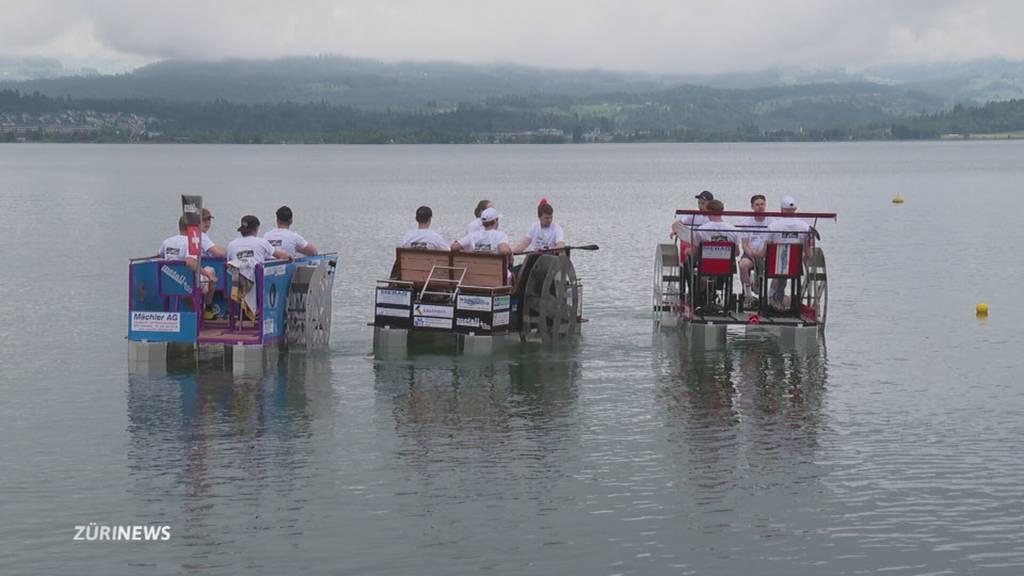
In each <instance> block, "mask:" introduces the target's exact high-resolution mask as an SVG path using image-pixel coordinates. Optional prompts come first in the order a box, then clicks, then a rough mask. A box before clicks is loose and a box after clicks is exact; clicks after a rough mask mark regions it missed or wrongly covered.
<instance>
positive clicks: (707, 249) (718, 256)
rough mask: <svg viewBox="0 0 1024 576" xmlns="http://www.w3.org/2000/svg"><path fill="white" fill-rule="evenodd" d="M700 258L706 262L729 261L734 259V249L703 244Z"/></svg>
mask: <svg viewBox="0 0 1024 576" xmlns="http://www.w3.org/2000/svg"><path fill="white" fill-rule="evenodd" d="M700 256H701V258H704V259H705V260H729V259H731V258H732V247H731V246H728V245H726V246H719V245H715V244H711V245H708V244H702V245H701V253H700Z"/></svg>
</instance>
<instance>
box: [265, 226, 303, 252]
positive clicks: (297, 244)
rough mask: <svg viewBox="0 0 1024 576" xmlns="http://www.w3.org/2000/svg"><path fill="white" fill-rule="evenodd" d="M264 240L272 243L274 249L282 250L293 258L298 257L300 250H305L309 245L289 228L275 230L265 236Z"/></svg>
mask: <svg viewBox="0 0 1024 576" xmlns="http://www.w3.org/2000/svg"><path fill="white" fill-rule="evenodd" d="M263 239H264V240H266V241H267V242H270V245H271V246H273V247H274V248H280V249H281V250H284V251H285V252H287V253H289V254H291V255H292V256H297V255H298V254H299V248H305V247H306V245H307V244H309V242H306V239H305V238H303V237H302V236H300V235H299V234H298V233H296V232H292V231H291V230H289V229H287V228H274V229H273V230H271V231H270V232H267V233H266V234H264V235H263Z"/></svg>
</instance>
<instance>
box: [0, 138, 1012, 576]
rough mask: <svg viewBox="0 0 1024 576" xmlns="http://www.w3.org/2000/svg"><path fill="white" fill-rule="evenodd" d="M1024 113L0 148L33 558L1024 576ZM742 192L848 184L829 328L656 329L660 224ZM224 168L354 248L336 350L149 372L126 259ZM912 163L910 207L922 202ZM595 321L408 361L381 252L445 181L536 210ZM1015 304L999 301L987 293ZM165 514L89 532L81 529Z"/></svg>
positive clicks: (0, 197)
mask: <svg viewBox="0 0 1024 576" xmlns="http://www.w3.org/2000/svg"><path fill="white" fill-rule="evenodd" d="M1022 159H1024V143H1018V142H1005V143H1000V142H995V143H992V142H969V143H922V144H821V145H818V144H800V145H787V144H771V145H707V146H703V145H679V146H672V145H653V146H644V145H628V146H612V145H607V146H549V147H544V146H495V147H489V146H476V147H453V146H433V147H397V146H396V147H357V146H351V147H297V146H296V147H270V146H266V147H219V146H88V145H79V146H59V145H4V146H0V206H2V208H3V210H2V211H3V214H4V230H5V232H6V235H7V238H8V244H9V247H8V250H7V255H6V257H5V258H4V259H3V264H2V267H3V270H4V273H3V274H2V275H0V294H2V298H0V313H2V318H3V320H4V327H3V329H2V331H0V371H2V378H0V566H2V567H3V568H2V569H0V572H2V573H4V574H57V573H82V574H142V573H146V574H162V573H181V574H240V573H245V574H284V573H288V574H478V573H481V572H485V571H486V572H490V573H498V574H555V573H565V574H586V575H590V574H607V575H611V574H739V573H744V574H778V575H792V574H874V573H885V574H897V575H902V574H1020V573H1021V572H1022V571H1024V483H1022V478H1024V461H1022V458H1021V454H1022V448H1024V440H1022V438H1024V415H1022V414H1024V396H1022V393H1021V386H1020V384H1019V381H1020V379H1019V374H1020V372H1021V368H1022V366H1024V361H1022V360H1021V350H1022V347H1021V344H1020V341H1019V339H1018V332H1019V327H1020V326H1021V325H1022V324H1024V314H1022V313H1021V310H1022V306H1021V302H1020V295H1021V288H1022V287H1024V266H1022V265H1021V264H1020V258H1019V257H1018V252H1019V248H1020V246H1021V245H1022V241H1024V234H1022V233H1021V232H1020V229H1019V227H1018V226H1017V224H1016V223H1017V222H1018V221H1019V220H1020V218H1019V217H1018V216H1017V213H1018V212H1019V207H1020V200H1019V197H1020V196H1019V192H1020V188H1021V184H1022V182H1024V162H1022V161H1021V160H1022ZM704 188H707V189H710V190H712V191H714V192H715V193H716V195H717V196H719V197H721V198H723V199H724V200H725V201H726V204H727V207H729V208H742V207H744V206H745V201H746V199H747V198H748V197H749V196H750V195H751V194H753V193H758V192H760V193H765V194H767V195H768V196H769V198H770V199H772V201H773V202H774V201H777V199H778V197H779V196H780V195H782V194H792V195H794V196H796V197H797V198H798V199H799V201H800V204H801V208H803V209H807V210H821V211H835V212H838V213H839V214H840V217H839V220H838V222H836V223H828V224H825V225H822V226H821V229H822V232H823V234H824V244H823V247H824V248H825V250H826V253H827V256H828V266H829V273H830V289H831V290H830V292H831V294H830V296H831V302H830V304H831V308H830V318H829V328H828V333H827V338H826V339H825V341H824V342H823V343H822V344H821V345H819V346H817V347H812V348H810V349H787V348H785V347H782V346H781V345H780V344H779V343H777V342H776V341H774V340H772V339H770V338H767V339H766V338H754V337H746V336H744V335H742V334H736V335H731V336H730V339H729V342H728V344H727V346H726V348H725V349H723V350H718V351H694V350H692V349H691V348H690V347H689V346H688V345H687V343H686V342H685V341H683V340H680V338H679V336H678V335H677V334H674V333H672V332H665V333H660V332H656V331H655V330H652V324H651V314H650V312H649V305H650V291H651V288H650V282H651V277H652V270H651V264H652V260H653V254H654V247H655V244H656V243H658V242H659V241H663V240H664V239H665V236H666V233H667V231H668V224H669V222H670V220H671V214H672V211H673V209H675V208H679V207H689V206H690V205H692V203H693V199H692V197H693V195H694V194H695V193H696V192H698V191H700V190H702V189H704ZM183 192H187V193H198V194H202V195H203V196H204V198H205V202H206V205H207V206H208V207H210V208H211V209H212V210H213V212H214V214H215V216H216V219H215V224H214V228H213V230H212V232H211V235H212V237H213V239H214V240H215V241H216V242H217V243H219V244H222V245H223V244H226V243H227V241H228V240H230V239H231V238H232V237H233V235H234V233H233V230H234V228H235V227H236V226H237V224H236V223H237V221H238V218H239V217H240V216H241V215H243V214H246V213H253V214H257V215H259V216H260V218H261V219H262V220H263V222H264V223H265V224H269V223H270V222H271V221H272V219H273V210H274V209H275V208H276V207H277V206H279V205H280V204H282V203H287V204H289V205H290V206H291V207H292V208H293V209H294V210H295V212H296V223H295V228H296V229H298V230H299V231H301V232H302V233H303V234H304V235H305V236H306V237H307V238H309V239H310V240H313V241H314V242H316V243H317V244H318V245H319V246H320V247H321V248H322V249H330V250H337V251H338V252H340V254H341V259H342V263H341V267H340V273H339V276H338V282H337V285H336V286H335V293H334V314H335V317H334V332H333V340H332V345H331V350H330V352H329V353H327V354H323V355H316V356H304V355H297V354H293V355H290V356H286V357H282V358H281V360H280V362H279V363H278V365H277V367H276V368H274V369H272V370H270V371H269V372H268V373H267V374H266V375H265V376H263V377H258V378H253V377H241V376H232V375H231V374H230V373H225V372H224V371H223V370H218V369H216V368H215V367H214V366H215V365H216V363H215V362H214V361H213V359H210V361H204V362H203V363H202V364H201V366H200V368H199V369H198V370H197V369H196V368H195V367H194V366H192V365H191V364H190V363H189V362H188V361H178V362H174V363H172V365H171V366H170V370H169V373H168V375H166V376H160V377H156V376H148V377H147V376H137V375H131V376H129V374H128V369H127V346H126V343H125V340H124V336H125V332H126V318H125V307H126V305H125V298H126V294H125V285H126V280H127V259H128V258H129V257H132V256H140V255H146V254H151V253H153V252H154V251H155V250H156V249H157V247H158V246H159V245H160V242H161V240H162V239H163V238H165V237H166V236H169V235H171V234H173V233H174V231H175V221H176V219H177V215H178V214H179V212H180V203H179V197H178V194H180V193H183ZM896 193H901V194H902V195H903V196H904V197H905V198H906V199H907V203H906V204H905V205H903V206H895V205H892V204H891V203H890V202H889V200H890V198H891V197H892V196H894V195H895V194H896ZM542 196H543V197H547V198H549V199H550V200H551V202H552V204H553V205H554V206H555V209H556V218H557V220H558V221H560V222H561V223H562V224H563V226H565V228H566V230H567V234H568V236H569V238H570V241H571V242H577V243H590V242H596V243H598V244H600V245H601V250H600V251H599V252H594V253H580V254H578V255H577V256H576V257H574V260H575V262H576V266H577V270H578V272H579V273H580V274H581V275H582V276H583V279H584V282H585V285H586V287H585V305H586V312H587V316H588V317H589V318H590V320H591V322H590V323H589V324H587V325H586V326H585V328H584V335H583V337H582V338H581V339H580V340H579V341H578V342H577V343H575V344H573V345H571V346H567V347H563V348H559V349H556V350H542V349H540V348H538V347H536V346H525V347H518V346H517V347H514V348H512V349H510V350H508V351H506V352H503V353H501V354H498V355H495V356H494V357H486V358H479V357H478V358H473V357H460V356H453V355H449V354H445V353H442V352H439V351H436V350H421V351H419V353H416V354H413V355H411V356H407V357H400V358H386V359H377V358H375V357H374V355H373V352H372V347H371V338H372V332H371V330H370V329H369V328H367V327H366V322H367V321H368V320H369V319H370V315H371V305H372V304H371V303H372V289H373V283H374V280H376V279H378V278H380V277H382V276H385V275H386V273H387V271H388V269H389V268H390V259H391V257H392V254H393V244H394V242H395V240H396V239H397V238H398V237H399V236H400V235H401V233H402V232H403V231H404V230H405V229H407V228H409V227H410V225H411V223H412V215H413V212H414V211H415V209H416V207H417V206H419V205H420V204H424V203H426V204H430V205H431V206H433V209H434V214H435V228H437V229H438V230H439V231H440V232H442V234H444V235H445V236H446V237H449V238H452V237H454V236H456V234H457V233H458V232H460V231H461V230H462V227H463V225H464V224H465V222H466V221H468V220H469V219H470V217H471V210H472V207H473V205H474V204H475V202H476V200H478V199H480V198H485V197H486V198H490V199H492V200H494V201H495V202H496V204H497V205H498V207H499V208H500V210H501V211H502V212H503V213H504V215H505V219H504V220H503V221H502V226H503V228H504V229H506V230H507V231H509V232H510V233H511V234H512V235H513V236H518V235H520V234H522V233H524V232H525V230H526V228H527V227H528V225H529V224H530V223H531V222H532V220H533V210H534V206H535V205H536V203H537V200H538V199H539V198H540V197H542ZM980 301H985V302H987V303H988V304H989V305H990V306H991V309H992V315H991V317H990V318H989V319H988V320H987V321H979V320H977V319H976V318H975V317H974V305H975V304H976V303H977V302H980ZM90 522H96V523H98V524H106V525H133V524H144V525H168V526H170V527H171V531H172V532H171V534H172V537H171V539H170V540H169V541H167V542H149V543H141V542H135V543H133V542H76V541H73V539H72V537H73V536H74V527H75V526H76V525H83V524H88V523H90Z"/></svg>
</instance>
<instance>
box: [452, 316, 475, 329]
mask: <svg viewBox="0 0 1024 576" xmlns="http://www.w3.org/2000/svg"><path fill="white" fill-rule="evenodd" d="M455 325H456V326H463V327H465V328H479V327H480V319H479V318H456V319H455Z"/></svg>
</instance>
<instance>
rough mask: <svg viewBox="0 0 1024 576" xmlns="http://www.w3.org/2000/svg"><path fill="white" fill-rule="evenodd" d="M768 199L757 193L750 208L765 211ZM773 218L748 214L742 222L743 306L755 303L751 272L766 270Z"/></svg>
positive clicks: (751, 199)
mask: <svg viewBox="0 0 1024 576" xmlns="http://www.w3.org/2000/svg"><path fill="white" fill-rule="evenodd" d="M765 206H766V201H765V198H764V195H762V194H755V195H753V196H751V197H750V209H751V210H752V211H754V212H764V211H765ZM770 223H771V219H770V218H768V217H766V216H748V217H746V218H744V219H743V220H742V221H741V222H740V228H741V230H742V231H743V256H741V257H740V264H739V268H740V283H741V284H743V307H744V308H750V307H752V306H753V305H754V293H753V290H752V289H751V278H750V272H751V271H752V270H757V271H758V274H760V273H761V271H763V270H764V253H765V245H766V244H767V242H768V234H767V232H768V224H770Z"/></svg>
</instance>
